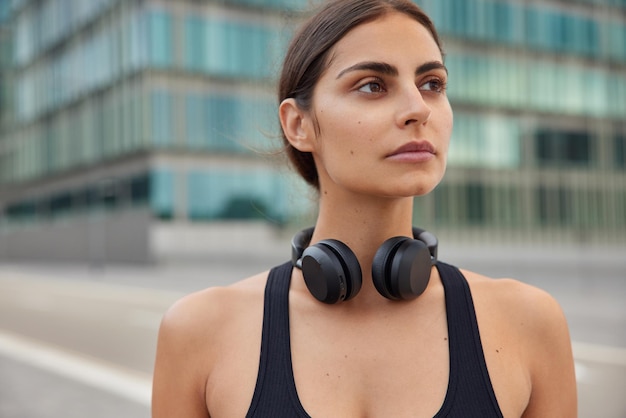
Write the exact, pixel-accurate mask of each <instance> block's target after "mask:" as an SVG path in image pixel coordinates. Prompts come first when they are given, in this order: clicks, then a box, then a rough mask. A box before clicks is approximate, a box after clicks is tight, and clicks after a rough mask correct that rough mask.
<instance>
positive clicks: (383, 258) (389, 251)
mask: <svg viewBox="0 0 626 418" xmlns="http://www.w3.org/2000/svg"><path fill="white" fill-rule="evenodd" d="M407 239H409V238H406V237H394V238H389V239H388V240H387V241H385V242H383V244H382V245H381V246H380V247H379V248H378V251H376V254H374V259H373V260H372V281H373V282H374V287H376V290H377V291H378V293H380V294H381V295H383V296H384V297H386V298H387V299H391V300H398V299H399V298H398V296H397V292H396V291H394V290H393V289H392V284H391V277H392V273H391V268H392V262H393V256H394V255H395V254H396V250H397V249H398V246H399V245H400V244H402V243H403V242H404V241H406V240H407Z"/></svg>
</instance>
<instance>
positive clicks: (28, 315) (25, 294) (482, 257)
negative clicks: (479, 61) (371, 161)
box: [0, 243, 626, 418]
mask: <svg viewBox="0 0 626 418" xmlns="http://www.w3.org/2000/svg"><path fill="white" fill-rule="evenodd" d="M284 247H285V248H287V249H288V243H285V246H284ZM282 248H283V247H281V251H275V252H272V251H268V252H266V253H264V254H263V255H262V256H254V255H250V254H231V253H229V254H221V255H219V256H213V257H207V258H205V259H193V260H192V259H189V260H178V261H169V262H167V263H161V264H158V265H152V266H133V265H99V266H90V265H86V264H84V265H79V264H54V263H38V264H33V263H28V264H26V263H7V262H4V263H0V332H1V331H8V332H12V333H21V334H23V335H25V336H28V337H29V338H33V339H34V340H36V341H38V340H41V341H42V342H43V343H45V344H53V345H55V346H59V347H63V348H64V349H68V350H70V351H71V352H84V353H88V354H89V355H90V356H93V357H94V358H100V359H103V360H105V361H106V362H108V363H111V364H117V365H119V366H121V367H124V368H126V369H134V370H136V371H137V372H140V373H142V374H144V375H145V376H149V374H150V373H151V367H152V362H153V358H154V357H153V356H154V345H155V339H156V332H157V327H158V320H159V318H160V315H162V313H163V312H164V311H165V310H166V309H167V307H168V306H169V305H170V304H171V303H173V301H174V300H176V299H177V298H178V297H180V296H182V295H184V294H186V293H189V292H192V291H195V290H199V289H202V288H205V287H209V286H216V285H227V284H229V283H232V282H234V281H236V280H239V279H241V278H244V277H247V276H249V275H251V274H254V273H257V272H259V271H262V270H266V269H267V268H269V267H271V266H273V265H275V264H278V263H280V262H282V261H286V259H287V256H288V251H282ZM440 254H446V257H443V258H444V259H445V261H447V262H451V263H453V264H457V265H459V266H460V267H464V268H468V269H471V270H475V271H478V272H481V273H484V274H486V275H490V276H492V277H505V276H506V277H515V278H517V279H520V280H522V281H525V282H528V283H531V284H533V285H536V286H538V287H541V288H543V289H545V290H547V291H549V292H550V293H551V294H552V295H553V296H554V297H555V298H556V299H557V300H558V301H559V302H560V303H561V305H562V307H563V309H564V311H565V313H566V316H567V318H568V321H569V323H570V329H571V334H572V339H573V340H574V341H575V342H576V344H575V354H577V374H578V376H579V379H578V383H579V397H580V416H581V417H583V418H586V417H589V418H596V417H599V418H625V417H626V399H625V398H624V396H623V394H622V392H623V388H624V387H626V304H624V302H623V300H624V296H626V256H625V254H626V251H624V249H620V248H597V247H589V248H588V247H572V248H563V247H558V248H557V247H551V248H528V247H527V248H519V247H517V248H512V247H493V248H484V247H482V248H474V247H472V246H461V245H458V246H455V247H452V246H450V247H448V248H445V250H444V249H443V248H442V249H440ZM3 295H6V298H5V299H4V300H2V297H3ZM34 394H36V401H34V400H33V399H32V398H33V396H34ZM118 395H119V394H115V393H113V392H111V391H110V390H106V389H103V386H99V385H98V384H92V385H90V384H84V383H81V382H79V381H76V380H75V379H71V378H67V377H66V376H63V375H59V374H58V373H53V372H51V371H50V370H46V369H42V368H39V367H37V366H36V365H33V364H32V363H29V362H24V361H20V360H19V359H16V358H14V357H11V356H9V355H0V417H2V418H27V417H28V418H30V417H33V418H38V417H51V418H52V417H54V418H57V417H67V418H78V417H96V418H99V417H105V416H107V417H119V418H126V417H146V416H148V415H147V414H148V411H149V408H148V406H147V404H146V402H145V401H142V402H138V401H133V400H132V399H131V398H129V397H124V396H118ZM96 411H97V412H96Z"/></svg>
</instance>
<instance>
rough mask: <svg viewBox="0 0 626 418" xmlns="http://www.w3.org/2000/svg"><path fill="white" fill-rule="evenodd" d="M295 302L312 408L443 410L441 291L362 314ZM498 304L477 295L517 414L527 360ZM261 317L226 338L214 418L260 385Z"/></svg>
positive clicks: (295, 354)
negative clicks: (419, 305) (414, 305)
mask: <svg viewBox="0 0 626 418" xmlns="http://www.w3.org/2000/svg"><path fill="white" fill-rule="evenodd" d="M485 303H486V304H487V305H488V306H482V305H483V304H485ZM291 304H292V308H291V309H290V311H289V324H290V327H289V336H288V338H289V344H290V350H289V353H290V355H291V371H292V373H293V379H294V382H295V388H296V391H297V397H298V399H299V402H300V403H301V404H302V406H303V408H304V409H305V410H306V411H307V412H308V414H309V415H311V416H313V417H317V416H324V417H332V416H342V417H344V416H350V417H351V416H355V417H356V416H359V417H365V416H368V417H386V416H397V417H403V416H407V417H408V416H411V417H419V416H424V417H432V416H433V415H434V414H435V413H436V412H437V411H438V410H439V409H440V407H441V406H442V404H443V402H444V399H445V397H446V394H447V392H448V383H449V378H450V372H451V371H450V352H449V349H448V347H449V334H448V322H447V320H448V318H447V313H446V307H445V302H444V300H443V298H440V299H437V298H435V299H433V301H432V302H431V304H430V306H425V307H423V309H394V310H391V311H388V312H382V313H381V312H378V313H376V314H371V315H359V316H349V315H339V316H337V315H334V314H333V313H332V312H326V313H323V314H319V312H318V313H316V314H313V313H312V312H311V311H308V310H306V309H297V308H294V306H297V305H298V304H297V303H295V302H294V301H291ZM493 310H494V308H493V307H492V306H490V305H489V302H488V301H486V299H485V298H480V297H479V298H478V302H477V306H476V311H477V317H478V318H479V326H480V328H481V340H482V346H483V350H484V355H485V359H486V361H487V368H488V372H489V376H490V377H491V380H492V382H493V386H494V390H495V392H496V396H497V398H498V402H499V403H500V406H501V408H502V410H503V412H505V416H509V415H511V416H520V415H521V413H522V412H523V408H524V405H525V400H526V401H527V395H525V393H526V392H527V387H526V386H525V384H526V383H527V381H526V375H525V370H524V365H523V362H522V361H521V358H520V356H519V351H518V350H516V349H515V345H516V341H515V340H516V338H515V336H514V335H511V334H510V333H507V332H506V329H507V324H506V319H505V318H503V317H500V318H497V316H496V317H494V316H493V315H492V314H493ZM261 322H262V314H260V315H259V314H258V313H255V314H253V315H250V316H249V317H248V318H247V319H245V320H242V321H241V323H240V325H239V326H238V327H236V329H237V331H233V332H231V333H229V335H228V336H227V338H225V339H224V340H223V341H222V342H221V343H220V344H221V345H222V347H223V349H222V350H221V351H220V352H221V355H220V356H221V359H220V360H219V361H218V362H216V366H215V367H214V369H213V371H212V377H211V379H210V382H214V383H213V384H211V385H207V389H206V390H207V405H209V407H210V412H211V416H213V417H219V416H244V415H245V413H246V412H247V409H248V407H249V405H250V402H251V399H252V395H253V393H254V390H255V387H256V383H257V376H258V370H259V353H260V349H261V326H260V325H261ZM483 328H484V329H485V331H482V329H483ZM454 346H455V345H454V342H453V347H454ZM453 372H454V371H453Z"/></svg>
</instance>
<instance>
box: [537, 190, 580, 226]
mask: <svg viewBox="0 0 626 418" xmlns="http://www.w3.org/2000/svg"><path fill="white" fill-rule="evenodd" d="M571 201H572V199H571V192H570V191H569V190H566V189H564V188H562V187H558V188H556V187H546V186H541V187H539V189H538V190H537V211H538V213H537V218H538V219H539V222H540V223H541V224H542V225H545V226H565V225H569V224H570V223H571V219H572V212H571V211H572V205H571Z"/></svg>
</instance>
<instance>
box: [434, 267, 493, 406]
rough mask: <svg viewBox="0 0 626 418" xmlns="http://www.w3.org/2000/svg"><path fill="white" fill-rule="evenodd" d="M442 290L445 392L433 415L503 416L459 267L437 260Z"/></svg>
mask: <svg viewBox="0 0 626 418" xmlns="http://www.w3.org/2000/svg"><path fill="white" fill-rule="evenodd" d="M437 270H438V271H439V275H440V277H441V282H442V284H443V287H444V291H445V301H446V315H447V321H448V345H449V352H450V377H449V383H448V393H447V394H446V398H445V401H444V403H443V405H442V407H441V410H440V411H439V413H437V415H436V416H435V417H436V418H441V417H481V418H486V417H499V418H501V417H502V412H501V411H500V407H499V405H498V401H497V400H496V396H495V393H494V391H493V387H492V384H491V379H490V377H489V372H488V370H487V364H486V362H485V356H484V353H483V347H482V342H481V340H480V332H479V329H478V321H477V320H476V311H475V309H474V302H473V300H472V294H471V291H470V287H469V284H468V283H467V279H466V278H465V276H463V274H462V273H461V271H460V270H459V269H458V268H456V267H454V266H452V265H449V264H446V263H443V262H438V263H437Z"/></svg>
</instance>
